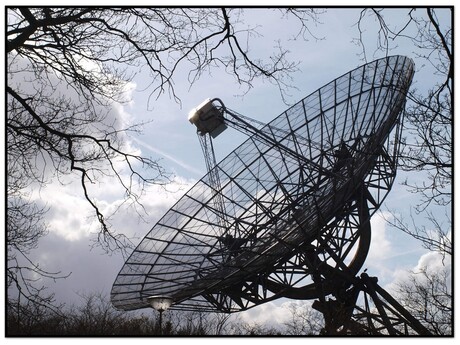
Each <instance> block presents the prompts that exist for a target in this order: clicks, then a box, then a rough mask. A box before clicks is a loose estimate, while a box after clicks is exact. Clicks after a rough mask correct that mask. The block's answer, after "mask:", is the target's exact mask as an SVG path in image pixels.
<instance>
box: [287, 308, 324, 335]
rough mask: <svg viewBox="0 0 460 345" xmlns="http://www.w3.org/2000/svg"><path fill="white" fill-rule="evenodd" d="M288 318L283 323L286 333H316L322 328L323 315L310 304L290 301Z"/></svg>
mask: <svg viewBox="0 0 460 345" xmlns="http://www.w3.org/2000/svg"><path fill="white" fill-rule="evenodd" d="M288 309H289V312H290V320H289V321H288V322H285V323H284V327H285V329H286V334H287V335H318V334H320V332H321V330H322V329H323V328H324V319H323V315H322V314H321V313H320V312H318V311H316V310H315V309H313V308H312V307H311V305H310V304H307V303H304V304H302V305H299V304H297V303H290V304H289V306H288Z"/></svg>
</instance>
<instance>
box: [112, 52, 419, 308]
mask: <svg viewBox="0 0 460 345" xmlns="http://www.w3.org/2000/svg"><path fill="white" fill-rule="evenodd" d="M413 73H414V65H413V62H412V60H411V59H409V58H407V57H403V56H391V57H386V58H383V59H379V60H376V61H373V62H371V63H368V64H365V65H363V66H361V67H359V68H356V69H354V70H352V71H350V72H348V73H346V74H344V75H342V76H341V77H339V78H337V79H335V80H333V81H332V82H330V83H329V84H327V85H325V86H323V87H321V88H320V89H318V90H316V91H315V92H313V93H312V94H310V95H308V96H307V97H305V98H304V99H302V100H301V101H300V102H298V103H297V104H295V105H294V106H292V107H290V108H289V109H287V110H286V111H285V112H283V113H282V114H281V115H279V116H278V117H276V118H275V119H274V120H273V121H271V122H270V123H268V124H266V125H263V124H260V123H258V124H257V121H252V122H251V121H250V120H248V119H247V118H245V117H244V116H242V115H239V114H237V113H236V112H234V111H231V110H229V109H227V108H226V107H225V106H224V104H223V103H222V102H221V101H220V100H218V99H214V100H207V101H205V102H204V103H203V104H201V106H200V107H199V108H198V109H196V111H195V112H193V113H192V114H191V116H190V121H191V122H192V123H194V124H195V125H196V126H197V127H198V134H199V136H201V137H202V138H204V139H203V140H205V139H206V138H208V139H209V135H211V136H212V137H216V136H218V135H219V134H220V132H222V131H223V130H225V128H226V127H227V126H228V127H233V128H237V129H240V130H241V131H243V132H246V133H248V134H249V137H248V139H247V140H246V141H245V142H243V143H242V144H241V145H240V146H239V147H238V148H236V149H235V150H234V151H233V152H231V153H230V154H229V155H228V156H227V157H225V158H224V159H223V160H222V161H220V162H219V163H218V164H216V165H215V166H213V165H212V164H208V168H209V169H210V171H209V172H208V173H207V174H206V175H205V176H204V177H203V178H201V179H200V180H199V181H198V182H197V183H196V184H195V185H194V186H193V187H192V188H191V189H190V190H189V191H188V192H187V193H186V194H185V195H184V196H183V197H182V198H181V199H180V200H179V201H178V202H177V203H176V204H175V205H174V206H173V207H171V209H170V210H169V211H168V212H167V213H166V214H165V215H164V216H163V217H162V218H161V219H160V220H159V221H158V223H157V224H156V225H155V226H154V227H153V228H152V230H151V231H150V232H149V233H148V234H147V235H146V236H145V238H144V239H143V240H142V241H141V242H140V244H139V245H138V246H137V248H136V249H135V250H134V251H133V253H132V254H131V256H130V257H129V258H128V259H127V260H126V262H125V264H124V266H123V267H122V269H121V271H120V272H119V274H118V276H117V278H116V280H115V282H114V284H113V287H112V292H111V300H112V303H113V305H114V306H115V307H116V308H118V309H122V310H133V309H139V308H145V307H149V302H148V298H149V296H155V295H161V296H168V297H169V298H171V300H172V307H171V309H180V310H205V311H221V312H235V311H241V310H245V309H248V308H251V307H253V306H256V305H258V304H261V303H264V302H267V301H270V300H273V299H275V298H279V297H288V298H295V299H315V298H318V297H321V296H325V295H327V294H328V293H331V292H333V291H334V289H337V286H336V285H337V284H338V283H337V282H338V280H337V279H335V278H333V277H337V276H340V274H341V272H347V274H351V275H353V276H354V275H355V274H357V273H358V272H359V270H360V269H361V268H362V265H363V263H364V261H365V259H366V256H367V253H368V249H369V244H370V236H371V230H370V224H369V220H370V217H371V216H372V214H373V213H374V212H375V211H376V210H377V209H378V207H379V206H380V204H381V203H382V201H383V200H384V198H385V196H386V195H387V193H388V192H389V190H390V188H391V186H392V183H393V180H394V177H395V174H396V164H397V154H398V146H399V135H400V126H399V122H400V114H401V112H402V110H403V108H404V105H405V99H406V94H407V91H408V88H409V85H410V83H411V80H412V76H413ZM207 119H209V120H210V121H211V122H209V123H210V124H212V128H208V129H206V128H204V127H200V126H199V122H200V121H201V120H203V121H205V120H207ZM216 121H217V122H216ZM208 139H206V140H208ZM200 140H201V139H200ZM203 147H204V148H205V147H206V146H203ZM208 147H209V146H208ZM211 148H212V146H211ZM205 156H206V152H205ZM208 158H209V155H208ZM319 280H321V281H322V284H321V288H318V284H315V282H318V281H319ZM339 282H340V281H339Z"/></svg>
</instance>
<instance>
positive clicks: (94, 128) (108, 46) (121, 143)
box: [6, 7, 316, 298]
mask: <svg viewBox="0 0 460 345" xmlns="http://www.w3.org/2000/svg"><path fill="white" fill-rule="evenodd" d="M283 11H284V12H285V13H284V14H285V15H288V16H294V17H295V19H296V20H298V23H299V25H300V26H299V27H298V29H299V32H300V33H301V34H302V35H306V34H307V33H308V30H307V29H308V24H309V21H315V20H316V13H315V11H314V10H310V9H300V10H298V9H285V10H283ZM242 13H243V11H242V10H241V9H234V8H232V9H226V8H127V7H123V8H97V7H90V8H77V7H64V8H58V7H8V8H7V13H6V15H7V26H6V38H7V41H6V52H7V59H6V67H7V85H6V107H7V118H6V139H7V164H8V179H7V192H8V207H7V219H8V221H7V226H8V229H7V236H8V238H7V244H8V265H9V266H8V283H9V284H11V283H12V282H16V283H18V282H19V283H21V284H26V285H27V286H28V287H29V289H31V287H32V285H33V284H32V281H30V280H27V278H25V277H24V275H23V272H25V270H29V269H32V270H35V273H39V274H40V275H41V276H42V277H51V278H56V277H58V276H60V275H59V274H52V272H46V270H44V269H43V268H42V267H40V266H39V264H38V263H34V262H31V261H30V260H29V259H28V257H27V251H28V250H30V249H32V248H34V247H36V246H37V243H38V242H37V241H38V239H39V238H40V237H42V236H43V235H45V234H46V225H45V224H44V222H43V215H44V213H45V211H46V205H44V206H40V205H37V204H36V203H35V202H34V201H33V199H32V198H31V197H28V195H27V193H28V191H31V190H32V191H33V190H39V189H40V188H41V187H42V186H44V185H46V184H47V183H50V182H51V181H52V180H58V181H60V182H61V183H66V182H67V181H68V180H67V179H66V178H67V177H70V178H76V179H79V181H80V184H81V188H82V194H83V195H84V197H85V198H86V200H87V201H88V203H89V204H90V206H91V207H92V209H93V210H94V216H95V218H96V219H97V220H98V222H99V224H100V232H99V234H98V238H97V241H96V243H98V244H100V245H101V246H102V247H103V248H104V249H106V250H107V251H108V252H111V251H113V250H117V249H121V250H125V249H126V248H127V247H129V246H130V245H131V243H130V240H129V239H128V238H127V237H126V236H124V234H123V233H119V232H117V231H116V230H114V229H113V228H112V227H111V226H110V222H109V221H108V218H109V216H110V215H106V214H103V211H102V210H101V206H100V203H98V201H97V200H96V198H95V197H94V191H95V188H97V183H98V182H99V181H101V180H102V179H104V178H107V177H108V178H111V179H113V180H115V181H116V182H118V183H119V185H120V186H121V187H122V189H123V191H124V200H125V203H131V204H132V205H134V207H135V208H136V210H138V211H139V213H142V212H143V206H142V204H141V203H140V201H139V200H140V197H141V196H142V194H143V193H144V192H145V188H146V186H148V185H151V184H160V185H164V184H167V183H168V181H169V179H170V177H171V176H170V174H168V173H167V171H166V169H165V168H164V167H163V166H162V165H161V164H159V162H158V161H156V160H155V159H152V158H150V157H143V156H140V155H139V154H137V153H136V152H135V151H133V150H132V149H131V148H130V146H129V141H128V140H127V134H129V133H130V132H138V131H140V130H141V129H142V126H143V124H144V123H137V124H130V123H126V121H124V120H123V119H121V118H118V117H116V116H114V115H113V114H114V108H116V107H117V106H119V105H120V104H125V103H126V102H128V101H129V98H128V97H127V94H128V92H127V91H128V90H129V87H130V81H132V80H133V78H134V77H135V76H136V75H137V74H139V73H140V72H141V71H142V73H143V74H148V75H149V77H150V79H151V84H150V85H148V86H147V87H146V92H149V94H150V98H149V103H151V102H153V101H154V100H155V99H156V98H157V97H160V96H161V95H163V94H167V95H169V96H170V97H172V98H174V99H175V100H177V101H178V102H179V101H180V95H178V94H177V93H176V90H175V87H174V85H175V81H176V78H177V77H178V75H180V76H181V78H183V73H184V71H187V73H188V74H187V79H188V81H189V83H190V84H193V83H194V82H195V81H197V80H198V79H199V78H200V76H201V75H202V74H204V73H207V72H209V71H211V70H212V69H220V70H225V71H226V72H227V73H230V74H232V75H233V76H234V77H235V80H236V82H238V83H240V84H241V85H243V86H245V87H246V88H247V89H249V88H251V87H252V84H253V82H254V81H255V80H256V79H265V80H268V81H270V82H272V83H274V84H276V85H278V87H279V89H280V92H281V94H284V92H285V91H286V89H287V88H288V87H289V81H290V79H289V76H290V73H291V72H293V71H294V70H295V69H296V66H297V64H296V62H292V61H289V59H288V56H287V53H288V52H287V51H286V50H284V49H283V48H282V47H281V46H278V47H276V49H275V51H274V52H272V53H271V54H266V53H267V52H264V56H267V57H266V58H261V57H259V56H255V55H253V54H252V53H251V52H250V49H249V47H250V44H251V39H253V38H254V35H255V34H256V33H257V28H256V27H255V26H253V27H251V26H249V24H248V25H245V26H244V27H245V28H244V29H241V28H242V27H243V25H241V24H242V23H241V22H242V21H243V19H242ZM265 54H266V55H265ZM181 80H182V79H181ZM145 122H148V119H146V121H145ZM18 255H20V256H23V257H24V260H25V261H26V262H28V264H27V265H28V267H24V266H22V263H19V262H18V261H17V256H18ZM56 273H57V272H56ZM17 285H18V284H17ZM18 289H19V290H20V289H21V288H20V287H19V286H18ZM33 289H35V291H30V294H29V295H28V298H32V296H33V295H36V293H37V292H38V291H39V290H40V288H36V287H33ZM20 291H24V287H22V290H20Z"/></svg>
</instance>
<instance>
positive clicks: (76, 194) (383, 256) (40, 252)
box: [33, 9, 440, 323]
mask: <svg viewBox="0 0 460 345" xmlns="http://www.w3.org/2000/svg"><path fill="white" fill-rule="evenodd" d="M259 11H260V10H249V11H248V14H247V16H246V19H247V23H248V22H250V23H251V24H258V25H260V29H259V31H260V33H261V34H262V36H260V37H257V38H252V44H251V54H254V56H255V57H257V56H261V57H264V55H265V54H269V52H270V50H271V49H272V47H273V46H274V43H275V41H276V40H278V39H280V40H281V42H282V45H283V46H284V47H286V48H288V49H289V50H290V52H291V53H290V55H289V57H290V58H291V59H292V60H294V61H300V65H299V71H298V72H297V73H295V74H293V75H292V77H293V80H292V82H291V83H292V85H293V86H294V87H295V89H292V90H290V91H289V93H290V96H289V97H288V99H287V100H288V102H289V103H291V104H292V103H295V102H297V101H299V100H300V99H302V98H304V97H305V96H306V95H308V94H310V93H312V92H313V91H315V90H316V89H318V88H319V87H321V86H322V85H324V84H326V83H328V82H329V81H331V80H333V79H335V78H336V77H338V76H340V75H342V74H343V73H346V72H348V71H349V70H351V69H354V68H356V67H358V66H359V65H361V64H363V63H364V61H363V60H361V57H360V56H358V54H359V53H360V50H359V47H357V46H356V45H354V44H353V43H352V39H353V38H356V37H357V29H356V26H354V24H355V23H356V21H357V19H358V17H359V11H360V10H359V9H335V10H328V13H326V14H323V15H321V16H320V21H321V22H322V24H320V25H318V26H312V27H311V30H312V32H313V33H314V34H315V35H316V36H317V37H320V38H324V39H323V40H319V41H316V40H314V39H313V38H311V39H310V40H309V41H308V42H305V41H303V40H300V39H299V40H292V39H290V38H291V37H292V35H294V34H295V33H296V27H295V26H294V27H293V26H292V25H288V22H286V21H282V20H280V19H279V18H280V15H279V14H278V13H276V12H273V13H272V12H268V13H264V15H260V14H259V13H258V12H259ZM392 11H393V13H392V16H391V18H392V20H395V21H397V20H398V19H399V18H401V17H400V15H401V14H405V13H406V11H405V10H404V9H395V10H392ZM368 30H369V31H368V32H367V33H366V35H369V36H368V38H369V41H370V42H371V41H372V40H375V35H373V33H372V31H371V27H370V26H369V29H368ZM368 52H369V55H368V56H367V58H368V61H372V60H374V59H375V58H379V57H382V56H383V55H382V54H377V55H373V54H372V53H371V50H369V51H368ZM391 53H392V55H396V54H400V55H407V56H409V57H412V58H414V60H415V63H416V65H417V62H418V60H417V59H415V55H414V47H413V46H410V45H400V46H398V47H397V48H395V49H394V50H393V51H392V52H391ZM417 67H419V66H417ZM423 73H425V72H423ZM421 75H422V74H416V75H415V79H414V82H415V83H417V85H418V86H420V85H423V82H424V81H423V80H424V78H421V77H420V76H421ZM149 82H150V81H149V80H146V79H143V78H142V76H139V78H137V79H136V80H135V84H133V90H132V94H131V95H132V98H133V102H131V104H130V105H128V106H125V107H120V106H118V107H116V106H114V114H113V115H114V116H117V117H121V118H124V119H125V120H126V121H131V122H137V121H145V120H150V119H151V120H153V122H152V123H151V124H149V125H147V126H146V127H145V128H144V134H143V135H142V136H136V137H131V138H129V140H130V145H131V146H132V147H134V148H136V149H138V150H140V151H141V152H142V154H143V155H149V156H152V157H153V158H161V163H162V165H163V166H164V167H165V168H166V169H167V170H169V171H171V172H173V173H174V174H175V175H176V178H175V180H174V182H173V183H172V184H171V185H170V186H169V187H168V188H167V191H165V190H164V189H162V188H159V187H155V186H154V187H151V188H150V189H149V191H148V193H147V195H146V197H144V201H143V202H144V205H145V207H146V210H147V211H148V215H146V217H145V219H144V220H141V219H140V218H139V217H138V216H137V215H136V213H135V212H134V211H133V210H132V209H128V210H125V209H121V210H119V211H117V212H116V214H115V215H114V216H113V218H112V219H111V224H112V225H113V227H114V228H116V229H117V231H120V232H124V233H126V234H127V235H133V236H136V237H137V238H138V240H137V242H136V241H134V242H135V244H137V243H138V242H139V241H140V240H141V239H142V237H143V236H144V235H145V234H146V233H147V232H148V231H149V230H150V229H151V228H152V227H153V225H154V224H155V223H156V221H157V220H159V218H160V217H161V216H163V215H164V213H165V212H166V211H167V210H168V208H169V207H170V206H172V204H174V203H175V201H176V200H177V199H178V198H180V197H181V196H182V195H183V194H184V193H185V192H186V191H187V189H188V188H190V187H191V186H192V185H193V183H194V182H196V181H197V180H198V179H199V178H201V177H202V176H203V175H204V174H205V172H206V169H205V163H204V159H203V157H202V152H201V148H200V145H199V142H198V138H197V136H196V131H195V127H194V126H192V125H191V124H190V123H189V122H188V120H187V115H188V111H189V110H190V109H192V108H193V107H195V106H197V105H198V104H199V103H201V102H202V101H203V100H204V99H205V98H208V97H209V98H214V97H218V98H220V99H222V100H223V102H224V103H225V104H226V106H227V107H228V108H230V109H233V110H235V111H237V112H238V113H240V114H243V115H245V116H249V117H252V118H255V119H257V120H259V121H263V122H268V121H270V120H271V119H273V118H274V117H276V116H277V115H279V114H280V113H281V112H283V111H284V110H285V109H286V108H287V105H286V104H285V103H284V102H283V100H282V99H281V97H280V94H279V91H278V89H277V87H276V86H273V85H271V84H269V83H263V82H261V81H257V82H255V83H254V88H253V89H252V90H250V91H249V92H248V93H247V94H245V95H243V93H244V90H242V89H241V88H240V87H239V85H237V84H236V83H235V81H234V79H233V77H232V76H230V75H228V74H226V73H225V72H224V71H221V70H214V71H213V73H212V76H207V75H204V76H202V78H201V79H200V80H199V81H198V82H197V83H196V84H195V85H194V86H193V87H192V88H189V85H188V84H187V83H186V82H185V81H183V80H181V79H180V78H179V77H177V78H176V81H175V87H176V93H177V94H178V95H179V97H180V98H181V101H182V103H181V104H178V103H176V102H174V101H172V100H170V99H169V98H168V96H167V95H165V96H162V97H160V98H159V99H158V100H156V99H152V100H150V106H149V108H150V109H148V107H147V103H148V96H149V95H148V94H147V93H146V92H143V91H142V89H143V85H145V84H147V83H149ZM243 140H245V137H244V135H242V134H240V133H237V132H235V131H234V130H232V129H228V130H227V131H226V132H224V133H223V134H222V135H221V136H219V137H218V138H217V139H216V140H215V141H214V148H215V150H216V155H217V159H218V161H219V160H221V159H222V158H224V157H225V156H226V155H227V154H228V153H230V152H231V151H232V150H233V149H234V148H235V147H236V146H237V145H239V144H240V143H242V142H243ZM405 177H406V175H404V174H402V173H399V175H398V178H397V181H396V182H395V185H394V188H393V190H392V191H391V192H390V194H389V196H388V198H387V200H386V203H385V206H384V207H383V210H384V212H386V211H385V210H386V209H391V210H400V211H401V212H404V213H405V214H406V215H407V214H408V212H409V208H410V206H414V205H415V202H416V200H414V197H413V195H411V194H409V193H408V192H407V191H406V190H405V189H404V187H402V186H400V183H401V181H403V180H404V178H405ZM69 181H70V180H69ZM117 188H118V187H117V186H116V185H115V184H113V183H112V181H110V180H107V181H101V184H100V186H99V190H96V189H95V191H94V193H95V194H94V196H95V197H96V198H97V200H98V201H99V202H100V204H101V205H103V209H104V211H105V212H106V213H109V214H110V213H111V212H113V211H114V210H115V209H116V208H117V206H118V205H119V203H120V200H119V199H118V198H117V197H116V195H117V192H119V190H113V189H117ZM34 197H36V198H37V199H40V200H42V201H43V202H44V203H46V204H47V205H48V206H49V208H50V211H49V212H48V214H47V221H48V222H49V224H50V233H49V235H48V236H46V237H45V238H43V239H42V240H41V241H40V244H39V249H37V250H36V251H35V252H33V257H35V258H37V260H38V262H40V265H41V266H42V267H46V268H47V270H49V271H61V272H62V274H64V275H65V274H68V273H71V275H70V276H69V277H68V278H67V279H63V280H57V281H55V282H52V283H51V285H50V286H49V289H50V291H54V292H55V293H56V298H57V299H58V301H60V302H64V303H66V304H69V305H70V304H73V303H75V304H77V303H78V302H79V301H80V300H81V299H80V297H79V296H78V295H79V294H80V295H81V294H86V293H93V292H97V291H100V292H102V293H104V294H107V296H108V295H109V294H110V289H111V286H112V284H113V282H114V280H115V278H116V275H117V273H118V271H119V270H120V269H121V267H122V265H123V262H124V260H123V258H122V257H121V256H120V255H112V256H108V255H106V254H105V253H104V252H102V251H101V250H100V249H98V248H94V249H91V245H92V240H93V239H94V238H95V234H94V232H95V231H97V224H96V223H95V221H94V219H93V218H92V217H93V213H92V210H91V209H90V207H89V205H88V204H87V202H86V201H85V200H83V198H82V191H81V187H80V185H79V183H78V181H74V182H72V183H69V184H67V185H65V186H64V185H61V184H58V183H55V184H50V185H48V186H47V187H46V188H44V189H42V190H41V191H40V193H39V194H38V193H37V194H36V195H34ZM387 215H389V214H387ZM372 228H373V229H372V235H373V239H372V245H371V249H370V253H369V256H368V259H367V261H366V263H365V266H364V267H366V268H368V273H369V274H370V275H375V276H377V277H379V282H380V284H381V285H382V286H384V287H385V286H387V287H388V286H390V285H391V284H392V283H394V281H395V280H396V279H400V278H401V277H402V276H404V275H405V272H407V270H411V269H414V268H415V267H417V266H420V265H422V264H430V265H431V266H432V267H438V266H439V264H440V260H439V258H438V257H437V256H435V255H433V254H432V253H428V252H427V251H426V250H424V249H423V248H422V247H421V246H420V244H419V243H418V242H417V241H415V240H413V239H412V238H411V237H409V236H407V235H404V234H402V233H400V232H398V231H396V230H394V229H392V228H390V227H389V226H388V225H386V224H385V221H384V220H383V218H382V217H380V216H379V215H378V214H377V215H375V216H374V217H373V219H372ZM364 267H363V268H364ZM287 302H288V301H287V300H279V301H275V302H270V303H267V304H263V305H261V306H258V307H255V308H253V309H252V310H249V311H246V312H242V313H240V317H241V318H243V319H244V320H248V321H254V322H272V323H273V322H274V323H282V322H284V321H286V320H287V319H286V317H287V315H288V313H287V311H286V308H285V303H287ZM283 304H284V306H283Z"/></svg>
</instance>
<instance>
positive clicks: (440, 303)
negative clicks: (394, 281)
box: [397, 268, 453, 335]
mask: <svg viewBox="0 0 460 345" xmlns="http://www.w3.org/2000/svg"><path fill="white" fill-rule="evenodd" d="M451 286H452V285H451V283H450V272H449V271H448V270H446V269H442V270H439V271H435V272H431V271H428V270H427V268H422V269H421V270H420V271H417V272H410V275H409V280H408V281H407V282H403V283H399V285H398V291H397V292H398V297H399V300H400V302H401V304H402V305H404V306H405V307H406V308H407V309H408V310H410V311H411V312H412V313H413V315H414V316H415V317H417V319H419V320H421V321H422V322H423V324H424V325H425V326H426V327H427V328H428V329H429V330H430V332H432V334H434V335H452V330H453V327H452V326H453V321H452V320H453V319H452V312H453V309H452V288H451Z"/></svg>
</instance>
